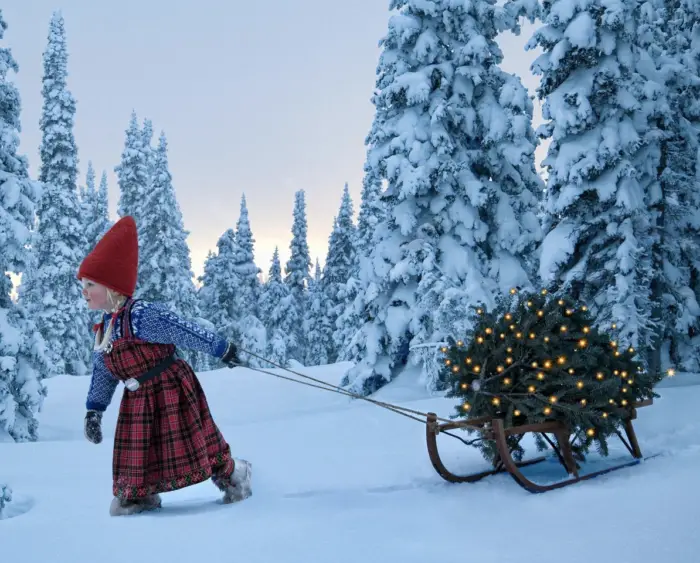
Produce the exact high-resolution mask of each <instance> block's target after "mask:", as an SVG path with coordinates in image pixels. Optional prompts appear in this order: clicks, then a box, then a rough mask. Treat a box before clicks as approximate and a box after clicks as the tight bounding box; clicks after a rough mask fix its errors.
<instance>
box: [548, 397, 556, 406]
mask: <svg viewBox="0 0 700 563" xmlns="http://www.w3.org/2000/svg"><path fill="white" fill-rule="evenodd" d="M549 402H550V403H552V404H554V403H556V402H557V397H556V396H555V395H552V396H551V397H550V398H549Z"/></svg>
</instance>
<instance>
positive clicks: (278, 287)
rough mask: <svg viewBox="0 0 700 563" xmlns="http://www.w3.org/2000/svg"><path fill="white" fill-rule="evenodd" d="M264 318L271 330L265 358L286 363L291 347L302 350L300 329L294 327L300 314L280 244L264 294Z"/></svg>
mask: <svg viewBox="0 0 700 563" xmlns="http://www.w3.org/2000/svg"><path fill="white" fill-rule="evenodd" d="M260 317H261V320H262V322H263V324H264V325H265V328H266V329H267V353H266V354H265V358H266V359H268V360H271V361H272V362H275V363H276V364H278V365H286V363H287V361H288V360H289V359H290V357H289V350H296V349H298V343H297V341H296V334H297V331H295V330H294V329H295V327H297V326H298V325H299V324H300V322H299V321H300V317H299V312H298V308H297V306H296V302H295V300H294V297H293V296H292V294H291V291H290V289H289V286H288V285H287V284H285V283H284V282H283V281H282V267H281V265H280V257H279V251H278V249H277V247H275V252H274V254H273V255H272V263H271V265H270V270H269V272H268V279H267V282H266V283H265V285H264V286H263V289H262V293H261V295H260Z"/></svg>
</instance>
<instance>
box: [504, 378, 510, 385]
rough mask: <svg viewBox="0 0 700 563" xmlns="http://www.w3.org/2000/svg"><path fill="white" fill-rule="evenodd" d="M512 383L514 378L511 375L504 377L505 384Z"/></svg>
mask: <svg viewBox="0 0 700 563" xmlns="http://www.w3.org/2000/svg"><path fill="white" fill-rule="evenodd" d="M511 383H512V380H511V378H510V377H504V378H503V385H510V384H511Z"/></svg>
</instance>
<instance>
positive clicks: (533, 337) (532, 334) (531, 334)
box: [530, 332, 536, 340]
mask: <svg viewBox="0 0 700 563" xmlns="http://www.w3.org/2000/svg"><path fill="white" fill-rule="evenodd" d="M535 338H536V336H535V333H534V332H531V333H530V339H531V340H534V339H535Z"/></svg>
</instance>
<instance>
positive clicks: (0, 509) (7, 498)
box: [0, 483, 12, 520]
mask: <svg viewBox="0 0 700 563" xmlns="http://www.w3.org/2000/svg"><path fill="white" fill-rule="evenodd" d="M11 501H12V489H11V488H10V487H9V485H5V484H4V483H0V520H2V519H3V517H4V514H3V513H4V511H5V507H6V506H7V504H8V503H9V502H11Z"/></svg>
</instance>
